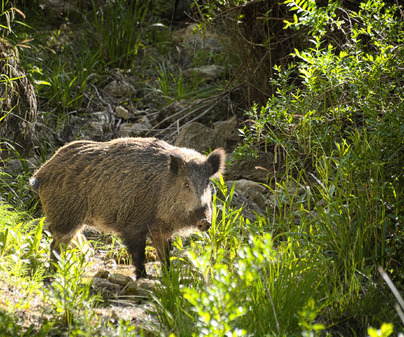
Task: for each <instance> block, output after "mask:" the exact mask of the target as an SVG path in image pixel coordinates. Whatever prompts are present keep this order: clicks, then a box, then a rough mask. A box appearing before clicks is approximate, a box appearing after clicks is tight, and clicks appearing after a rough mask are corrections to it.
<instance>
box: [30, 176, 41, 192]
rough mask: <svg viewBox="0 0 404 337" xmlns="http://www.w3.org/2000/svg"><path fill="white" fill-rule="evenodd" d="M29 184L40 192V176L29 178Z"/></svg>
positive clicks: (35, 190)
mask: <svg viewBox="0 0 404 337" xmlns="http://www.w3.org/2000/svg"><path fill="white" fill-rule="evenodd" d="M29 186H30V187H31V189H32V190H33V191H34V192H38V190H39V180H38V178H35V177H32V178H31V179H30V180H29Z"/></svg>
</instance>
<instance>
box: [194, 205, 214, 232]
mask: <svg viewBox="0 0 404 337" xmlns="http://www.w3.org/2000/svg"><path fill="white" fill-rule="evenodd" d="M192 213H193V218H194V219H195V222H196V227H197V228H198V229H199V230H200V231H202V232H205V231H207V230H208V229H209V228H210V226H211V218H212V211H211V209H210V207H209V206H208V205H206V206H204V207H201V208H198V209H196V210H194V211H193V212H192Z"/></svg>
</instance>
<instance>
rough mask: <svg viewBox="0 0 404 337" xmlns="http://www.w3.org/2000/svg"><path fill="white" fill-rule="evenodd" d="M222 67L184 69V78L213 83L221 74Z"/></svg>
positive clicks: (212, 65) (207, 66)
mask: <svg viewBox="0 0 404 337" xmlns="http://www.w3.org/2000/svg"><path fill="white" fill-rule="evenodd" d="M223 70H224V69H223V67H221V66H218V65H215V64H211V65H206V66H201V67H196V68H190V69H186V70H185V71H184V77H185V78H186V79H192V78H194V77H196V78H203V79H205V80H207V81H214V80H216V79H217V78H218V77H219V76H220V74H221V73H222V72H223Z"/></svg>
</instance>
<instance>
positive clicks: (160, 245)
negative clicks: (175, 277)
mask: <svg viewBox="0 0 404 337" xmlns="http://www.w3.org/2000/svg"><path fill="white" fill-rule="evenodd" d="M171 235H172V233H163V232H160V231H155V232H152V233H150V237H151V239H152V241H153V245H154V247H155V248H156V250H157V254H158V257H159V260H160V261H161V263H162V267H163V270H164V268H165V270H167V271H168V270H169V269H170V250H171Z"/></svg>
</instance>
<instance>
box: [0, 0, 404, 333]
mask: <svg viewBox="0 0 404 337" xmlns="http://www.w3.org/2000/svg"><path fill="white" fill-rule="evenodd" d="M136 3H137V2H136ZM286 3H287V4H288V6H290V11H291V17H293V20H289V21H288V22H285V25H286V26H287V27H288V29H292V30H293V29H294V30H296V34H298V33H300V32H301V30H304V31H305V32H306V33H307V34H308V36H309V39H308V46H307V48H303V49H301V50H295V52H294V55H293V57H294V60H295V62H294V63H289V65H287V66H284V67H281V66H275V68H274V71H275V73H276V74H277V75H276V76H274V77H273V78H271V86H272V87H273V88H275V90H274V93H273V95H272V97H270V98H269V99H268V101H267V103H266V104H265V105H263V106H259V105H256V106H254V107H253V108H252V109H251V110H250V111H248V112H247V116H246V119H247V120H248V121H249V124H248V125H247V126H246V127H245V128H244V129H243V130H242V132H243V135H244V140H243V142H242V143H241V144H240V145H239V147H238V148H237V149H236V150H235V156H236V158H241V157H244V156H246V155H247V156H250V155H252V154H253V155H259V153H260V152H261V151H267V152H274V153H275V154H276V157H277V158H278V160H279V161H280V162H281V164H282V167H283V170H282V173H275V174H274V175H271V177H272V178H271V179H270V180H269V181H268V182H267V184H266V185H265V186H266V187H267V188H268V190H269V191H270V192H271V194H272V195H273V196H274V201H275V202H274V206H272V205H271V206H268V208H267V209H266V213H265V214H261V215H259V216H257V220H256V221H254V222H251V221H249V220H247V219H246V218H244V217H243V215H242V210H241V209H233V208H232V207H231V206H230V202H231V199H232V197H233V192H234V190H233V189H231V190H228V188H227V187H226V185H225V184H224V181H223V180H219V181H217V182H216V184H215V189H216V190H217V191H218V192H220V193H217V196H215V198H214V206H215V207H214V209H215V212H214V215H213V225H212V228H211V229H210V231H209V233H208V234H204V235H202V234H201V235H198V236H195V237H194V239H193V240H192V241H191V242H190V244H189V245H188V246H184V245H183V242H182V241H181V239H177V240H176V242H175V244H174V254H173V255H174V257H173V262H174V263H173V268H172V270H170V271H169V273H168V274H166V275H163V276H162V278H161V282H162V285H161V287H159V288H158V289H157V290H156V291H155V292H151V293H150V298H149V301H150V303H151V306H152V309H151V310H150V312H151V315H152V316H154V317H157V322H155V321H153V322H150V323H149V324H143V325H142V326H134V325H131V324H129V322H128V321H124V320H116V321H111V320H108V319H103V318H102V317H100V316H99V315H96V314H95V309H96V308H97V306H100V305H108V304H107V303H104V302H103V300H102V298H100V297H98V296H95V295H94V294H93V293H92V292H91V288H90V285H89V284H88V283H85V282H83V281H82V279H83V276H84V271H85V267H86V259H85V257H84V256H85V254H82V253H81V252H80V249H76V250H71V251H68V252H67V253H65V254H62V256H61V257H60V259H59V261H58V263H57V264H56V266H55V268H56V272H55V273H54V275H53V276H54V277H55V279H54V281H53V283H52V285H49V284H47V285H46V286H45V285H44V280H45V277H47V276H49V271H48V263H49V262H48V261H47V256H48V255H49V238H48V237H47V236H46V235H42V229H43V225H44V222H43V219H42V220H40V221H37V220H33V219H31V216H32V215H27V213H29V214H33V212H34V210H35V209H36V208H37V204H36V202H35V201H33V200H34V199H33V198H32V196H30V194H29V193H28V191H26V188H25V182H26V180H27V177H28V175H29V172H30V171H29V168H28V166H27V167H25V173H23V174H22V175H20V176H19V177H17V178H16V177H11V176H8V174H6V173H1V177H0V178H1V186H0V188H1V192H2V196H1V201H2V202H8V204H13V205H14V206H18V208H19V209H20V210H22V209H23V208H24V207H23V206H24V205H25V208H26V209H28V212H17V211H15V210H14V209H13V208H12V207H11V206H9V205H7V204H6V203H4V204H2V206H1V207H0V280H1V284H2V286H1V288H0V291H1V293H2V295H3V296H0V335H1V336H21V335H26V336H27V335H31V336H45V335H59V334H62V335H72V336H88V335H93V336H105V335H108V336H131V335H133V336H136V335H138V334H145V335H156V336H298V335H303V336H325V335H330V336H366V335H369V336H372V337H373V336H389V335H394V336H395V335H400V333H401V334H402V333H404V329H403V326H404V321H403V319H402V318H401V319H400V316H399V313H400V310H401V312H402V311H403V310H404V305H403V304H400V302H399V304H398V305H396V301H397V297H395V295H394V294H393V293H392V291H391V285H389V286H388V285H387V284H386V283H385V282H384V281H383V279H382V278H381V277H380V274H379V271H378V267H379V266H381V267H382V268H383V269H384V270H386V272H387V274H388V275H389V277H390V278H391V279H392V280H393V283H394V284H395V285H396V287H397V289H398V292H401V294H402V293H403V291H404V272H403V258H402V257H403V256H404V231H403V221H404V205H403V203H404V183H403V181H404V179H403V171H404V170H403V169H404V103H403V95H402V88H403V85H404V83H403V72H404V70H403V69H404V44H403V42H404V27H403V26H404V23H403V17H402V12H400V10H401V11H402V10H403V8H402V7H401V8H400V7H398V5H397V6H387V5H385V4H384V3H383V2H381V1H369V2H363V3H362V4H361V5H360V8H359V9H358V10H357V11H355V12H354V11H343V10H341V9H339V7H338V6H337V4H336V3H330V4H329V5H328V6H327V7H317V6H316V4H315V2H313V1H301V0H300V1H290V0H288V1H286ZM122 4H123V2H122ZM133 6H135V5H133ZM223 6H225V4H223ZM132 9H133V10H134V11H137V13H138V16H139V20H138V24H139V25H140V27H144V26H142V25H143V24H144V21H142V20H144V19H145V17H146V16H145V10H146V6H145V7H142V6H139V7H136V6H135V7H134V8H132ZM208 9H209V8H207V9H206V10H208ZM222 9H223V8H222ZM110 10H111V11H112V8H110ZM208 13H210V15H213V14H212V12H209V11H208ZM341 13H342V14H341ZM92 14H93V15H89V16H88V17H87V20H89V21H90V20H103V16H102V15H101V16H100V15H98V14H99V13H98V14H97V15H95V14H96V13H92ZM103 15H108V12H107V11H106V12H104V13H103ZM110 15H112V16H114V15H116V13H114V12H111V13H110ZM205 15H206V14H205ZM89 21H87V23H88V22H89ZM123 21H124V23H125V22H126V21H125V20H123ZM113 23H115V24H118V22H115V21H113ZM126 23H127V22H126ZM91 26H92V27H98V28H97V29H95V30H94V32H93V33H94V34H95V36H105V35H106V31H104V32H103V31H102V29H103V28H104V27H103V25H102V21H100V22H99V23H96V24H95V23H94V21H92V23H91ZM114 27H115V28H114V29H116V30H117V31H120V30H121V29H123V30H124V31H128V30H130V28H128V27H126V28H125V26H119V27H118V26H114ZM109 29H112V28H109ZM86 31H87V32H88V30H86ZM335 32H338V34H340V36H343V37H344V38H343V40H344V44H343V45H341V44H333V41H335V40H333V39H332V33H335ZM136 33H137V34H140V35H137V36H132V38H131V40H130V41H128V42H127V43H126V45H127V46H128V47H129V46H132V47H130V48H129V49H125V50H120V51H119V53H117V54H113V52H116V49H114V46H113V45H111V43H112V42H113V41H112V40H113V39H111V41H109V40H105V39H99V40H97V41H98V42H99V43H96V44H95V45H97V46H99V49H94V48H92V47H91V45H90V42H91V39H89V40H87V41H89V42H88V43H89V45H88V50H89V52H88V53H87V54H77V55H76V54H72V56H73V57H74V58H75V60H76V61H77V62H75V64H76V65H77V64H79V65H80V66H79V67H78V68H77V69H76V68H71V69H70V68H69V67H75V66H74V65H72V64H70V63H64V62H63V61H60V60H59V59H58V58H52V59H51V60H49V62H47V63H46V64H47V66H48V67H49V69H43V70H42V69H37V68H35V69H37V70H38V71H37V72H34V74H33V75H32V76H33V78H35V76H37V78H36V79H37V80H38V81H39V82H38V86H37V90H38V95H39V97H40V99H42V100H44V101H45V102H46V103H45V106H48V107H52V108H55V107H56V106H57V107H58V110H57V111H58V112H59V113H60V116H62V117H63V116H66V113H67V112H68V111H71V110H74V109H78V108H80V106H81V102H82V101H81V99H83V97H84V94H83V93H84V92H85V86H87V85H91V83H92V82H91V81H92V80H94V79H95V78H96V76H97V73H98V71H99V70H100V69H106V68H105V67H107V66H108V64H114V62H115V65H116V63H119V64H120V65H122V67H124V66H125V67H127V66H128V64H126V65H125V63H126V62H129V65H133V64H132V63H131V62H132V61H133V59H135V58H136V55H137V54H138V53H139V48H140V49H141V48H142V46H144V43H145V42H144V39H146V36H147V34H151V33H150V31H147V30H142V29H139V30H136ZM89 34H90V33H89ZM116 34H118V32H117V33H116ZM142 34H143V35H142ZM330 37H331V38H330ZM83 38H84V37H83ZM156 39H157V38H156V36H155V35H153V36H149V37H148V38H147V41H152V40H153V41H154V42H156V41H157V42H158V44H159V48H161V49H162V48H163V46H166V44H165V43H164V42H161V41H158V40H156ZM83 41H85V40H83ZM101 42H102V43H101ZM101 45H102V47H101ZM60 47H61V48H66V49H68V50H69V51H74V50H75V48H74V47H73V46H71V47H68V46H67V47H66V46H60ZM36 48H37V47H36ZM111 53H112V54H111ZM27 56H28V59H25V62H28V61H29V60H30V59H29V57H32V54H29V53H27ZM122 62H123V63H122ZM32 64H35V63H32ZM84 65H85V66H84ZM32 69H34V67H33V68H32ZM78 69H81V71H78ZM154 69H159V73H160V75H161V76H160V83H161V84H162V85H161V88H160V89H159V90H162V89H164V88H165V90H163V91H164V92H165V94H164V95H165V96H166V97H167V94H172V95H173V96H172V97H171V99H176V98H175V97H174V96H175V95H176V94H175V93H178V92H179V91H178V90H177V89H178V87H177V86H178V84H179V79H180V77H178V78H177V79H178V80H177V81H171V82H169V81H168V80H164V76H163V75H164V67H163V66H162V65H160V66H157V67H154ZM48 71H49V72H48ZM47 74H48V75H47ZM49 74H52V76H49ZM166 77H167V78H168V79H170V78H171V79H172V78H173V76H166ZM78 84H79V85H78ZM170 88H171V89H170ZM193 90H194V89H189V90H187V92H192V91H193ZM194 92H195V91H194ZM60 116H59V117H60ZM0 123H1V120H0ZM21 160H22V161H23V162H24V159H22V158H21ZM10 289H13V291H14V292H15V293H18V296H17V295H15V299H16V300H15V301H13V300H11V299H12V298H13V296H6V295H7V294H8V292H9V291H10ZM33 299H37V300H33ZM398 300H399V299H398ZM401 300H402V299H401ZM30 310H31V311H32V310H35V311H38V312H40V319H38V320H37V321H35V322H34V323H32V325H30V324H27V323H26V322H24V317H26V315H28V313H29V311H30ZM371 327H377V328H378V327H381V328H380V330H377V329H373V328H371Z"/></svg>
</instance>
